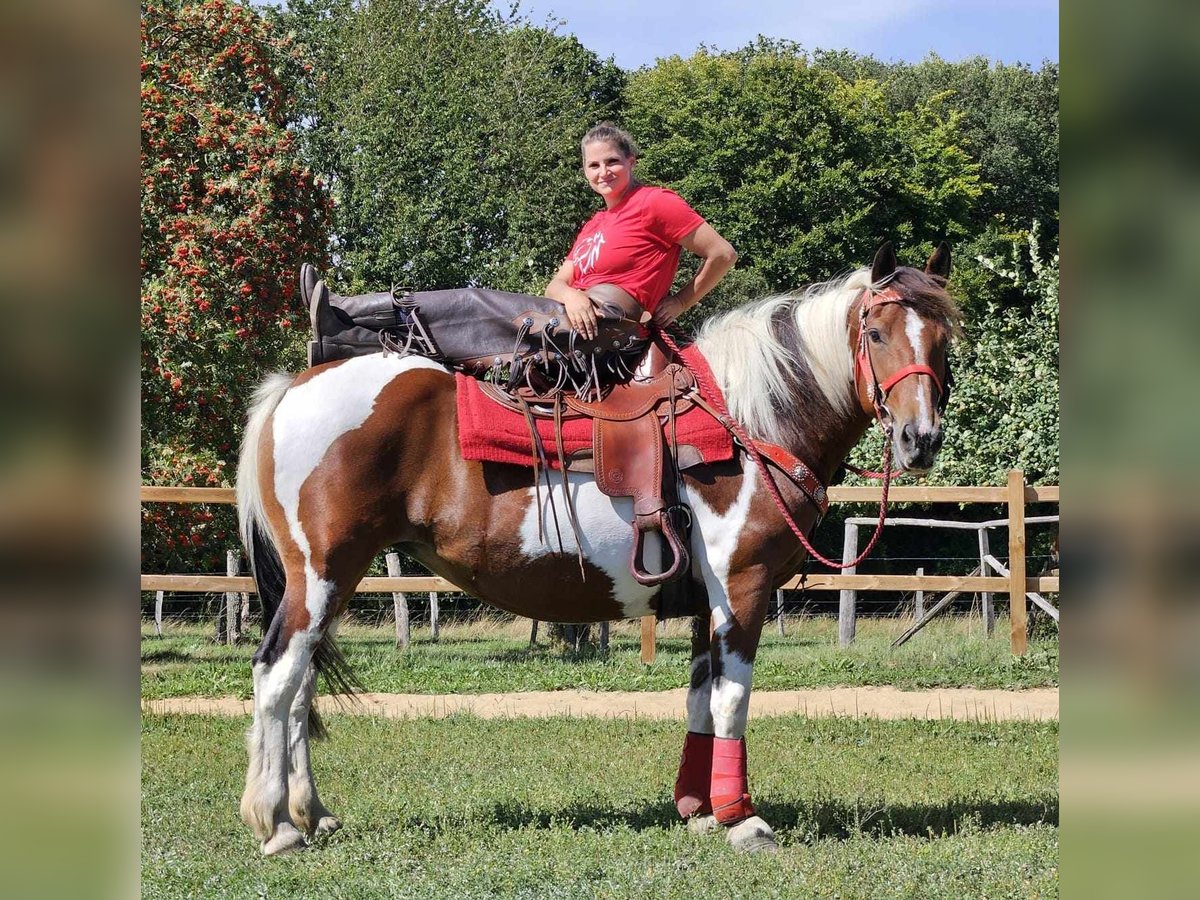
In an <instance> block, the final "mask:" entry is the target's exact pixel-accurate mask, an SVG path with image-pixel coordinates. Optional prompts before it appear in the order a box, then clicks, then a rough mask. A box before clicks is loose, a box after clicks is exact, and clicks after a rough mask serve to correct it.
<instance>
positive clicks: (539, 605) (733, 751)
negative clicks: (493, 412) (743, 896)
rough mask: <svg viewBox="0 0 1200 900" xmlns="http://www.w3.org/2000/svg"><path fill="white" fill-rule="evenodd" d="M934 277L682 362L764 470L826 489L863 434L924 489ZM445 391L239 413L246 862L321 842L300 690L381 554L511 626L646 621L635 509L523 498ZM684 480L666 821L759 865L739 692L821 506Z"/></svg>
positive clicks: (402, 369) (375, 377)
mask: <svg viewBox="0 0 1200 900" xmlns="http://www.w3.org/2000/svg"><path fill="white" fill-rule="evenodd" d="M949 269H950V256H949V250H948V249H947V248H946V247H945V245H942V247H940V248H939V249H938V250H937V251H936V252H935V253H934V254H933V255H932V256H931V257H930V258H929V261H928V262H927V263H926V265H925V268H924V270H923V271H922V270H920V269H914V268H908V267H904V266H899V267H898V266H897V262H896V257H895V254H894V253H892V250H891V247H890V245H885V246H884V247H883V248H881V249H880V251H879V253H877V254H876V257H875V261H874V264H873V265H872V266H871V267H870V268H869V269H860V270H858V271H856V272H853V273H851V275H849V276H847V277H846V278H842V279H839V280H837V281H834V282H831V283H828V284H824V285H817V286H814V287H813V288H810V289H809V290H808V291H807V292H805V293H803V294H800V295H790V296H783V297H770V298H766V299H764V300H760V301H757V302H755V303H751V304H748V305H747V306H744V307H741V308H739V309H736V310H733V311H732V312H729V313H725V314H723V315H722V316H719V317H717V318H715V319H712V320H709V321H708V322H707V323H706V324H705V325H704V327H703V328H702V329H701V331H700V333H699V335H698V337H697V340H696V346H697V347H698V348H699V350H700V351H701V352H702V353H703V354H704V356H705V357H706V358H707V359H708V362H709V363H710V365H711V368H712V373H713V378H714V380H715V382H716V385H715V386H716V387H717V388H719V390H720V391H721V393H722V394H723V395H724V397H725V399H726V401H727V404H728V410H729V414H730V416H731V417H732V418H733V419H736V420H738V421H740V422H741V423H742V425H743V426H744V430H745V433H746V434H747V436H748V440H750V441H752V442H754V443H757V446H758V448H759V449H760V450H762V451H763V453H764V455H767V452H768V450H769V445H773V446H774V451H772V453H773V455H774V456H778V457H780V458H785V459H789V458H790V459H791V460H794V461H796V462H797V463H799V461H801V460H802V461H803V463H804V464H806V466H807V469H808V470H809V471H810V473H812V474H813V475H814V476H815V477H816V478H817V479H819V481H820V482H822V483H823V484H828V483H829V482H830V480H831V478H832V476H833V474H834V472H835V471H836V470H837V468H838V466H839V465H840V464H841V463H842V462H843V460H844V459H845V458H846V456H847V455H848V454H849V452H850V450H851V449H852V448H853V447H854V446H855V444H856V443H857V442H858V441H859V440H860V439H861V438H862V436H863V434H864V433H865V432H866V430H867V429H868V428H869V427H870V425H871V424H872V423H873V422H876V421H878V422H879V423H880V424H881V425H883V426H884V428H885V434H886V438H885V440H886V441H887V442H888V445H889V446H890V447H891V449H892V452H893V453H894V458H895V461H896V464H897V466H898V467H899V468H900V469H901V470H905V469H907V470H909V471H914V472H920V471H924V470H927V469H928V468H929V467H930V466H932V464H933V462H934V459H935V457H936V455H937V452H938V450H939V449H940V447H941V445H942V412H943V410H944V406H945V400H946V390H947V389H948V387H949V383H948V382H949V368H948V360H947V353H948V346H949V343H950V340H951V338H952V337H953V336H954V335H955V334H956V333H957V331H958V329H959V313H958V310H957V307H956V306H955V304H954V302H953V300H952V299H951V298H950V296H949V295H948V294H947V293H946V290H945V285H946V278H947V276H948V274H949ZM455 396H456V389H455V379H454V377H453V375H452V373H451V372H450V371H448V370H447V369H446V368H445V367H444V366H442V365H439V364H437V363H436V362H433V361H431V360H429V359H426V358H423V357H420V356H407V357H401V356H399V355H396V354H383V353H374V354H370V355H366V356H361V357H358V358H354V359H348V360H345V361H342V362H340V363H338V364H335V365H328V366H318V367H317V368H314V369H309V370H308V371H307V372H304V373H302V374H301V375H299V376H294V377H293V376H288V375H275V376H272V377H270V378H268V379H267V380H266V381H265V382H264V383H263V385H262V386H261V387H260V388H259V391H258V393H257V394H256V396H255V400H254V403H253V405H252V408H251V411H250V415H249V421H248V424H247V427H246V431H245V435H244V439H243V445H242V455H241V460H240V462H239V466H238V480H237V492H238V516H239V523H240V528H241V534H242V539H243V541H244V542H245V545H246V547H247V549H248V552H249V557H250V560H251V564H252V568H253V571H254V575H255V579H256V582H257V586H258V591H259V596H260V599H261V601H262V604H263V618H264V623H265V629H266V631H265V634H264V637H263V641H262V644H261V645H260V646H259V648H258V651H257V652H256V653H255V655H254V660H253V678H254V721H253V724H252V725H251V727H250V730H249V732H248V734H247V744H248V749H249V756H250V759H249V766H248V768H247V773H246V788H245V791H244V793H243V795H242V804H241V811H242V817H243V819H244V821H245V822H246V823H247V824H248V825H250V826H251V827H252V829H253V830H254V832H255V834H256V836H257V837H258V839H259V840H260V842H261V848H262V851H263V853H265V854H268V855H270V854H275V853H281V852H285V851H287V850H290V849H294V848H296V847H300V846H303V845H304V843H305V836H306V834H307V835H319V834H323V833H327V832H329V831H331V830H333V829H335V828H338V827H339V826H340V823H339V822H338V820H337V819H336V818H335V817H334V816H333V815H332V814H331V813H330V812H329V810H328V809H327V808H326V807H325V806H324V804H323V803H322V802H321V800H320V799H319V797H318V795H317V791H316V785H315V783H314V781H313V777H312V770H311V766H310V764H309V736H310V727H312V725H313V724H314V723H316V722H318V721H319V720H316V719H315V718H313V719H310V712H311V711H312V710H311V707H312V700H313V694H314V689H315V676H316V673H317V671H322V672H324V673H326V675H327V676H330V675H332V676H333V683H334V684H335V685H336V684H338V683H339V677H340V679H341V680H340V683H342V684H345V683H346V675H347V672H346V669H345V664H344V661H342V659H341V657H340V655H339V654H338V653H337V651H336V648H335V646H334V644H333V642H332V635H331V632H330V629H331V627H332V625H333V623H334V622H335V621H336V619H337V617H338V616H340V615H341V614H342V612H344V610H345V609H346V606H347V604H348V602H349V600H350V598H351V597H352V596H353V594H354V589H355V587H356V586H357V584H358V582H359V580H360V579H361V578H362V576H363V575H364V574H365V573H366V571H367V569H368V567H369V566H370V564H371V562H372V560H373V559H374V558H375V557H376V556H377V554H378V553H379V552H380V551H381V550H383V549H384V548H386V547H397V548H399V549H401V550H403V551H404V552H405V553H406V554H408V555H409V556H410V557H412V558H414V559H416V560H417V561H419V562H421V563H423V564H424V565H425V566H426V567H427V568H429V569H430V570H431V571H432V572H434V573H435V574H438V575H441V576H442V577H444V578H447V579H448V580H450V581H452V582H454V583H455V584H457V585H459V586H460V587H461V588H462V589H463V590H466V591H468V592H469V593H471V594H472V595H474V596H476V597H478V598H480V599H482V600H484V601H485V602H487V603H489V604H491V605H493V606H497V607H499V608H501V609H504V610H507V611H509V612H512V613H515V614H517V615H520V616H526V617H529V618H535V619H541V620H547V621H574V622H602V621H608V620H613V619H620V618H636V617H639V616H644V615H647V614H650V613H651V612H652V611H653V610H654V608H655V604H656V603H657V600H658V597H659V591H660V590H661V589H660V588H658V587H653V586H647V585H645V584H642V583H640V582H638V581H637V580H635V579H634V577H633V576H632V575H631V573H630V569H629V566H628V564H627V561H628V555H629V546H630V539H629V529H630V525H631V523H632V522H633V520H634V504H633V501H632V500H630V499H628V498H614V497H609V496H605V495H604V494H602V493H601V492H600V491H599V490H598V488H597V486H596V484H595V481H594V479H593V478H592V477H591V476H589V475H582V474H575V473H572V474H570V476H569V478H566V479H564V483H563V484H562V485H561V486H560V485H557V484H556V485H554V486H553V487H552V488H551V489H546V488H542V489H541V492H540V493H539V491H538V489H537V488H536V487H535V483H534V479H533V477H532V475H531V473H530V471H529V469H528V468H526V467H521V466H515V465H505V464H499V463H487V462H481V461H477V460H466V459H464V458H463V456H462V455H461V454H460V453H459V452H457V451H458V422H457V419H456V415H455ZM746 451H747V453H748V452H749V446H748V445H747V446H746ZM682 481H683V484H682V489H681V493H682V495H683V498H682V499H683V502H685V503H686V504H687V505H688V506H689V507H690V509H691V510H692V514H693V529H692V538H691V542H692V554H691V567H690V569H689V572H688V577H689V578H690V579H691V581H692V582H693V584H694V586H695V589H696V591H697V593H698V594H699V595H701V596H703V597H704V598H705V601H706V606H707V612H706V613H705V614H703V615H700V616H697V617H696V618H695V620H694V624H693V629H692V664H691V679H690V684H689V688H688V697H687V731H688V733H687V737H686V740H685V744H684V754H683V759H682V762H681V765H680V768H679V774H678V778H677V780H676V786H675V800H676V805H677V806H678V809H679V812H680V813H681V814H682V815H684V816H685V817H690V819H691V820H692V822H694V823H696V824H697V825H698V826H700V827H705V826H708V825H711V824H714V823H717V824H721V825H725V826H728V835H729V839H730V842H731V843H732V844H734V846H737V847H739V848H744V849H757V848H765V847H772V846H774V841H773V836H772V832H771V829H770V826H769V825H768V824H767V823H766V822H764V821H763V820H762V819H761V818H760V817H759V816H758V815H756V814H755V810H754V806H753V804H752V802H751V800H750V793H749V780H748V775H747V754H746V743H745V729H746V717H747V713H748V710H749V702H750V687H751V678H752V673H753V668H754V658H755V654H756V651H757V647H758V640H759V636H760V633H761V630H762V626H763V622H764V620H765V616H766V610H767V604H768V601H769V598H770V596H771V594H772V592H773V591H774V590H775V589H777V588H778V587H779V586H780V585H782V584H784V583H785V582H786V581H787V580H788V579H789V578H791V577H792V576H793V575H794V574H795V573H796V572H797V571H798V570H799V569H800V567H801V566H802V565H803V563H804V560H805V558H806V555H807V554H806V550H805V548H804V546H803V543H802V541H800V540H798V539H797V535H796V533H794V532H793V531H792V525H795V526H797V527H798V529H800V530H801V533H806V532H807V531H809V530H811V529H812V528H813V527H814V525H815V523H816V522H817V520H818V518H819V516H820V513H821V509H820V504H819V503H818V502H817V501H816V500H815V499H814V492H812V491H811V490H810V491H805V490H803V489H802V487H801V485H799V484H795V483H793V482H792V481H791V480H790V478H789V477H788V476H786V475H782V474H779V473H774V472H768V473H766V474H764V473H763V471H760V470H759V469H758V468H756V467H755V465H752V464H751V463H750V459H749V457H748V456H747V455H746V453H743V454H741V455H739V456H737V457H735V458H733V459H731V460H728V461H727V462H723V463H712V464H701V465H697V466H695V467H693V468H690V469H688V470H686V471H685V472H684V473H683V478H682ZM773 494H775V495H777V498H778V499H779V503H780V505H781V506H782V507H783V508H784V510H785V512H786V513H787V515H788V518H790V519H791V520H792V524H791V525H789V524H788V521H787V520H786V519H785V517H784V516H783V515H781V514H780V511H779V508H777V506H776V505H775V503H776V500H775V499H773V497H772V495H773ZM568 495H569V496H570V497H571V499H572V502H573V503H574V507H575V510H576V512H577V518H578V523H579V529H578V532H575V533H572V532H569V531H568V532H564V533H563V534H562V535H561V541H562V543H561V545H554V544H552V542H551V539H550V536H549V535H548V534H543V533H542V531H541V529H540V528H539V523H540V522H541V521H542V519H543V518H544V516H545V515H546V510H547V509H549V508H550V507H551V504H554V503H558V504H560V507H561V506H562V505H563V504H564V503H565V501H566V498H567V496H568ZM815 496H816V497H818V498H819V497H820V496H821V493H820V492H818V493H816V495H815ZM577 554H578V557H579V559H580V560H581V561H582V563H577V558H576V555H577Z"/></svg>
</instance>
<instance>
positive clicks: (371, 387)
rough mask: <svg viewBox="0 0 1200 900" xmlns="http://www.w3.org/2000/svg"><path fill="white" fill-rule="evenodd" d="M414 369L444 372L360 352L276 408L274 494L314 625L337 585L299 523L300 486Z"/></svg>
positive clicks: (421, 361) (424, 363) (419, 360)
mask: <svg viewBox="0 0 1200 900" xmlns="http://www.w3.org/2000/svg"><path fill="white" fill-rule="evenodd" d="M415 369H434V370H437V371H441V372H445V371H446V370H445V368H443V367H442V366H439V365H438V364H437V363H435V362H432V361H431V360H428V359H425V358H424V357H419V356H409V357H405V358H403V359H401V358H400V357H397V356H391V355H389V356H384V355H383V354H379V355H373V356H361V357H357V358H355V359H351V360H347V361H346V362H344V363H342V364H341V365H340V366H334V367H332V368H330V369H327V370H326V371H324V372H321V373H320V374H318V375H315V376H313V377H312V378H311V379H309V380H308V381H306V382H304V383H303V384H301V385H299V386H297V387H294V388H292V389H291V390H289V391H288V392H287V393H286V394H285V395H284V397H283V399H282V400H281V401H280V402H279V406H278V407H277V408H276V410H275V415H274V421H273V426H272V427H273V434H274V445H275V496H276V498H278V500H279V504H280V506H282V507H283V512H284V516H285V517H286V519H287V523H288V530H289V532H290V533H291V536H292V540H294V541H295V542H296V546H297V547H299V548H300V552H301V553H302V554H304V563H305V566H304V569H305V580H306V582H307V586H306V590H305V605H306V606H307V607H308V612H309V615H310V616H311V617H312V622H313V626H314V627H315V626H316V625H317V624H318V623H319V622H320V621H321V619H322V617H323V616H324V614H325V606H326V603H327V601H328V599H329V597H330V596H331V594H332V592H333V590H334V586H333V585H332V584H331V583H330V582H328V581H324V580H323V579H321V578H320V577H319V575H318V573H317V572H316V571H315V570H314V568H313V566H312V547H311V545H310V544H309V542H308V537H307V535H306V534H305V533H304V526H303V524H302V523H301V522H300V489H301V488H302V487H303V485H304V482H305V481H307V480H308V478H309V476H310V475H312V473H313V472H314V471H315V470H316V468H317V466H318V464H319V463H320V462H321V458H322V457H323V456H324V455H325V453H326V451H328V450H329V448H330V447H331V446H332V445H333V443H334V441H336V440H337V439H338V438H340V437H341V436H342V435H344V434H346V433H347V432H349V431H353V430H354V429H356V428H359V427H361V426H362V424H363V423H364V422H365V421H366V420H367V418H368V417H369V416H370V415H371V412H372V411H373V410H374V409H375V401H376V400H377V399H378V397H379V394H380V392H381V391H382V390H383V389H384V388H385V387H387V385H389V384H391V382H392V381H393V380H394V379H396V378H397V377H399V376H401V375H403V374H404V373H406V372H411V371H413V370H415Z"/></svg>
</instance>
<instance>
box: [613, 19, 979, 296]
mask: <svg viewBox="0 0 1200 900" xmlns="http://www.w3.org/2000/svg"><path fill="white" fill-rule="evenodd" d="M945 99H946V98H945V97H944V96H943V95H934V96H931V97H929V98H926V99H924V100H922V102H921V103H919V104H916V105H915V106H914V107H913V108H912V109H905V110H902V111H900V112H899V113H893V112H890V111H889V109H888V106H887V104H886V102H885V97H884V94H883V92H882V90H881V88H880V85H879V84H878V83H876V82H874V81H872V80H870V79H866V78H863V79H857V80H854V81H846V80H844V79H842V78H840V77H838V76H837V75H836V74H835V73H833V72H831V71H828V70H825V69H821V68H817V67H814V66H812V65H810V64H809V61H808V59H807V57H806V56H805V55H804V53H803V52H802V51H801V50H800V49H799V48H798V47H796V46H795V45H792V44H787V43H777V42H768V41H761V40H760V41H759V42H758V43H757V44H754V45H751V46H750V47H747V48H745V49H743V50H740V51H737V52H735V53H725V54H712V53H709V52H708V51H704V50H701V51H700V52H698V53H696V54H695V55H694V56H692V57H690V58H689V59H686V60H685V59H681V58H679V57H672V58H669V59H666V60H661V61H660V62H659V63H658V64H657V65H656V66H655V67H653V68H652V69H646V70H642V71H639V72H637V73H635V74H634V75H633V76H632V78H631V80H630V83H629V85H628V87H627V89H626V92H625V102H626V110H625V114H626V121H627V122H628V124H629V126H630V128H631V129H632V130H633V131H634V133H635V134H637V136H638V138H639V140H640V141H642V143H643V157H642V161H641V168H642V173H643V175H644V176H645V177H646V178H647V179H648V180H651V181H657V182H659V183H663V184H667V185H669V186H671V187H672V188H674V189H675V190H677V191H679V192H680V193H681V194H682V195H683V196H684V197H686V198H687V199H688V200H689V202H691V203H692V204H693V206H695V207H696V209H697V210H698V211H699V212H700V213H701V214H703V215H704V216H705V217H706V218H708V219H710V220H711V221H712V223H713V225H714V226H715V227H716V228H717V230H718V231H720V232H721V233H722V234H724V235H725V236H726V237H727V238H728V239H729V240H730V242H731V243H733V245H734V246H735V247H736V248H737V249H738V253H739V254H740V260H739V262H738V269H739V271H754V272H756V273H758V274H759V275H760V276H761V278H762V280H763V281H764V282H765V283H766V284H768V285H770V287H771V289H772V290H785V289H791V288H795V287H798V286H799V285H801V284H804V283H807V282H810V281H814V280H821V279H824V278H827V277H831V276H833V275H835V274H838V273H839V272H843V271H845V269H846V268H847V267H848V266H849V265H851V264H853V263H855V262H857V261H860V260H864V259H869V258H870V255H871V254H872V253H873V252H874V250H875V248H876V247H877V246H878V244H879V243H880V242H881V241H882V240H884V239H885V238H890V239H892V240H896V241H898V242H900V243H901V244H903V245H908V246H911V245H912V244H914V243H921V244H925V245H929V246H932V245H933V244H934V243H935V242H936V241H937V240H940V239H943V238H946V237H949V238H955V237H959V236H963V235H965V234H967V228H966V225H967V222H968V220H969V214H970V209H971V205H972V202H973V200H974V199H975V198H976V197H977V196H978V195H979V193H980V190H981V188H980V185H979V178H978V171H977V170H978V165H977V164H976V163H975V162H974V161H973V160H972V159H971V157H970V156H969V155H968V154H967V153H966V152H965V151H964V149H963V148H962V146H961V143H962V139H961V135H960V130H961V119H962V116H961V115H960V114H959V113H958V112H957V111H955V110H953V109H950V108H949V107H948V106H947V105H946V103H945ZM725 298H728V299H725ZM742 299H745V298H742ZM732 302H736V298H731V297H729V295H728V294H727V293H726V294H724V295H723V297H720V298H718V300H717V302H716V303H714V304H713V305H711V306H710V305H709V304H707V303H706V308H709V309H711V308H719V307H720V306H722V305H728V304H729V303H732Z"/></svg>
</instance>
